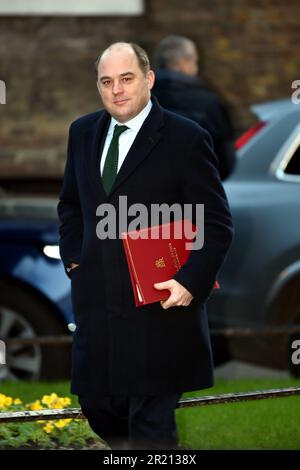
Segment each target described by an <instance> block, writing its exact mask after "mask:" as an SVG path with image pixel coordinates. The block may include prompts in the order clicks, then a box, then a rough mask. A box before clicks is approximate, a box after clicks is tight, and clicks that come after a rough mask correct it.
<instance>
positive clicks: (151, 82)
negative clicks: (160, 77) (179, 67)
mask: <svg viewBox="0 0 300 470" xmlns="http://www.w3.org/2000/svg"><path fill="white" fill-rule="evenodd" d="M147 80H148V86H149V90H151V89H152V88H153V85H154V82H155V73H154V72H153V70H149V72H148V73H147Z"/></svg>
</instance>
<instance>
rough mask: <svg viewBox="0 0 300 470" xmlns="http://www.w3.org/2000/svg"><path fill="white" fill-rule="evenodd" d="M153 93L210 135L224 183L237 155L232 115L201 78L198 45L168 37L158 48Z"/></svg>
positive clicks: (188, 40)
mask: <svg viewBox="0 0 300 470" xmlns="http://www.w3.org/2000/svg"><path fill="white" fill-rule="evenodd" d="M154 61H155V65H156V70H155V76H156V80H155V84H154V88H153V90H152V93H153V94H154V95H155V96H156V97H157V99H158V101H159V103H160V105H161V106H163V107H164V108H166V109H168V110H170V111H173V112H175V113H178V114H182V115H183V116H185V117H187V118H189V119H192V120H193V121H196V122H197V123H198V124H200V125H201V126H202V127H204V128H205V129H206V130H208V132H209V133H210V135H211V137H212V140H213V143H214V151H215V153H216V155H217V157H218V160H219V172H220V176H221V179H222V180H225V179H226V178H227V177H228V176H229V175H230V174H231V173H232V172H233V170H234V167H235V163H236V155H235V150H234V131H233V126H232V123H231V120H230V116H229V114H228V111H227V109H226V107H225V106H224V103H222V101H221V100H220V98H219V97H218V96H217V95H216V94H215V93H213V92H212V91H210V90H209V89H208V88H207V87H206V86H204V84H203V82H202V81H201V80H200V79H199V78H198V76H197V74H198V52H197V48H196V45H195V44H194V42H193V41H191V40H190V39H188V38H186V37H183V36H175V35H172V36H167V37H165V38H164V39H163V40H162V41H161V42H160V43H159V45H158V46H157V48H156V51H155V54H154Z"/></svg>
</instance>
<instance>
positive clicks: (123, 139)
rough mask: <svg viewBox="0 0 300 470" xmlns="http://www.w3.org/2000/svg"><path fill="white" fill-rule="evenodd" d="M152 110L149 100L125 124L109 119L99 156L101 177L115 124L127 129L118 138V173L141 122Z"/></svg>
mask: <svg viewBox="0 0 300 470" xmlns="http://www.w3.org/2000/svg"><path fill="white" fill-rule="evenodd" d="M151 108H152V102H151V100H149V101H148V103H147V105H146V106H145V108H144V109H142V111H141V112H140V113H139V114H138V115H137V116H135V117H134V118H133V119H130V120H129V121H127V122H118V121H116V120H115V118H113V117H112V118H111V121H110V125H109V128H108V132H107V136H106V139H105V143H104V147H103V152H102V156H101V161H100V172H101V175H102V173H103V168H104V163H105V160H106V155H107V151H108V147H109V145H110V142H111V139H112V137H113V133H114V127H115V125H116V124H118V125H120V126H127V127H128V129H126V131H124V132H123V133H122V134H121V135H120V137H119V160H118V172H119V170H120V168H121V165H122V163H123V162H124V160H125V157H126V155H127V153H128V151H129V149H130V147H131V146H132V144H133V142H134V139H135V138H136V136H137V133H138V132H139V130H140V128H141V127H142V125H143V122H144V121H145V119H146V117H147V116H148V114H149V113H150V110H151Z"/></svg>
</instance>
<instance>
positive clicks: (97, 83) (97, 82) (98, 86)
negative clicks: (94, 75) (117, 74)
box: [96, 79, 101, 96]
mask: <svg viewBox="0 0 300 470" xmlns="http://www.w3.org/2000/svg"><path fill="white" fill-rule="evenodd" d="M96 86H97V90H98V92H99V95H100V96H101V90H100V84H99V81H98V79H97V80H96Z"/></svg>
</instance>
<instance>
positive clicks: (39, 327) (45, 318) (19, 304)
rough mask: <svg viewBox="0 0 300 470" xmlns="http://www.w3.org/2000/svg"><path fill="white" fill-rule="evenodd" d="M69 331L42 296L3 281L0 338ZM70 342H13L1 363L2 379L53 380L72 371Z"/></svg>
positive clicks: (35, 335) (67, 375)
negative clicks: (45, 343)
mask: <svg viewBox="0 0 300 470" xmlns="http://www.w3.org/2000/svg"><path fill="white" fill-rule="evenodd" d="M62 334H67V328H66V327H64V325H63V323H62V322H60V321H59V319H58V318H56V316H55V314H54V312H53V310H52V309H51V308H50V307H49V306H48V304H46V303H45V302H44V301H43V300H41V299H40V298H38V297H35V296H34V295H33V294H31V293H30V292H27V291H26V290H25V289H23V288H20V287H19V286H17V285H16V286H15V285H7V284H5V285H4V284H1V285H0V338H1V339H2V340H3V341H4V342H6V341H7V340H9V339H12V338H20V339H22V338H23V339H25V338H26V339H27V338H36V337H37V336H45V335H51V336H53V335H62ZM70 351H71V350H70V345H68V344H59V345H56V344H49V345H40V344H29V345H27V344H26V345H21V344H11V345H9V344H8V345H7V347H6V364H4V365H1V366H0V379H2V380H4V379H5V380H38V379H45V380H54V379H62V378H66V377H69V375H70V361H71V359H70V356H71V354H70Z"/></svg>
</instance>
